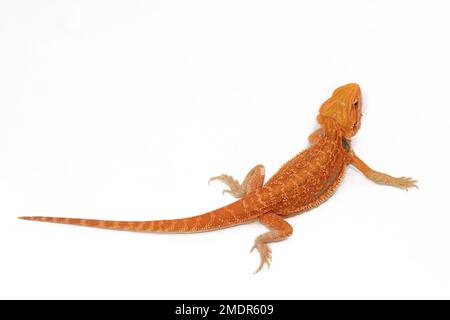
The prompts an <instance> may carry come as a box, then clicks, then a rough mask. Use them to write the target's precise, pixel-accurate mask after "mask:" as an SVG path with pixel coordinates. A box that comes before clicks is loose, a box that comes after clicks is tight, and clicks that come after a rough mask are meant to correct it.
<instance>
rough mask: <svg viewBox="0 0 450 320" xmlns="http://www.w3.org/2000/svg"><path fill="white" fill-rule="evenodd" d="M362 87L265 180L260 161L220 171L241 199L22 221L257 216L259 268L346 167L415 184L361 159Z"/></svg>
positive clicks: (187, 223) (202, 226) (229, 221)
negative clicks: (189, 208) (140, 213)
mask: <svg viewBox="0 0 450 320" xmlns="http://www.w3.org/2000/svg"><path fill="white" fill-rule="evenodd" d="M361 104H362V98H361V90H360V88H359V86H358V85H357V84H355V83H350V84H347V85H344V86H342V87H339V88H337V89H336V90H335V91H334V92H333V94H332V96H331V97H330V98H329V99H328V100H326V101H325V102H324V103H323V104H322V106H321V107H320V110H319V115H318V116H317V122H318V124H319V125H320V128H319V129H317V130H316V131H314V132H313V133H312V134H311V135H310V136H309V142H310V146H309V148H307V149H306V150H304V151H302V152H300V153H299V154H297V155H296V156H295V157H293V158H292V159H291V160H289V161H288V162H286V163H285V164H284V165H283V166H282V167H281V168H280V169H279V171H278V172H277V173H275V175H274V176H273V177H272V178H271V179H270V180H269V181H268V182H267V183H266V184H264V177H265V169H264V166H262V165H257V166H255V167H254V168H253V169H251V170H250V172H249V173H248V174H247V176H246V177H245V179H244V181H243V182H242V183H239V182H238V180H235V179H233V178H232V177H231V176H229V175H226V174H222V175H220V176H215V177H212V178H211V179H210V181H213V180H218V181H222V182H223V183H225V184H226V185H228V187H229V189H226V190H224V193H230V194H231V195H233V196H234V197H236V198H238V199H239V200H237V201H236V202H233V203H231V204H229V205H227V206H225V207H222V208H219V209H216V210H213V211H210V212H207V213H204V214H201V215H197V216H192V217H188V218H182V219H172V220H153V221H108V220H93V219H74V218H57V217H38V216H34V217H20V218H19V219H23V220H32V221H42V222H53V223H63V224H71V225H79V226H86V227H96V228H105V229H113V230H125V231H141V232H161V233H194V232H204V231H212V230H217V229H222V228H226V227H231V226H235V225H238V224H243V223H249V222H252V221H255V220H257V221H259V222H260V223H262V224H263V225H265V226H266V227H267V228H268V229H269V230H270V231H269V232H266V233H263V234H261V235H260V236H258V237H257V238H256V239H255V242H254V245H253V248H252V249H251V251H253V250H254V249H257V250H258V252H259V254H260V264H259V266H258V268H257V270H256V271H255V272H258V271H260V270H261V268H262V267H263V266H264V265H265V264H267V266H270V262H271V259H272V255H271V249H270V248H269V246H268V243H269V242H274V241H280V240H283V239H286V238H288V237H289V236H290V235H291V234H292V227H291V225H290V224H289V223H288V222H287V221H286V220H285V219H286V218H287V217H290V216H293V215H296V214H299V213H302V212H305V211H307V210H309V209H312V208H314V207H316V206H318V205H320V204H321V203H322V202H324V201H325V200H327V199H328V198H329V197H330V196H331V195H332V194H333V192H334V191H335V189H336V188H337V186H338V185H339V183H340V181H341V179H342V177H343V175H344V172H345V169H346V167H347V166H348V165H353V166H355V167H356V168H357V169H359V170H360V171H361V172H362V173H363V174H364V175H365V176H366V177H367V178H368V179H370V180H372V181H374V182H376V183H378V184H384V185H389V186H394V187H397V188H400V189H406V190H407V189H408V188H411V187H417V186H416V182H417V181H416V180H413V179H412V178H407V177H400V178H395V177H392V176H390V175H387V174H384V173H381V172H378V171H375V170H373V169H371V168H370V167H369V166H368V165H366V164H365V163H364V162H363V161H362V160H361V159H360V158H358V157H357V156H356V154H355V152H354V151H353V149H352V147H351V143H350V141H351V140H350V139H351V138H352V137H353V136H354V135H355V134H356V133H357V132H358V130H359V128H360V125H361V116H362V110H361Z"/></svg>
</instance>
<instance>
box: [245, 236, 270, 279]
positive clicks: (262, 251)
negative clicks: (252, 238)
mask: <svg viewBox="0 0 450 320" xmlns="http://www.w3.org/2000/svg"><path fill="white" fill-rule="evenodd" d="M254 249H257V250H258V252H259V256H260V258H261V261H260V264H259V266H258V269H256V271H255V272H254V273H258V272H259V271H261V269H262V267H264V264H267V268H270V262H271V261H272V250H270V248H269V247H268V246H267V245H266V244H265V243H255V245H254V246H253V247H252V249H251V250H250V252H252V251H253V250H254Z"/></svg>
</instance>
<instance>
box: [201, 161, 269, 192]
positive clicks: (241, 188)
mask: <svg viewBox="0 0 450 320" xmlns="http://www.w3.org/2000/svg"><path fill="white" fill-rule="evenodd" d="M265 171H266V170H265V169H264V166H263V165H261V164H259V165H257V166H255V167H254V168H253V169H251V170H250V171H249V172H248V173H247V176H246V177H245V179H244V181H243V182H242V183H239V181H238V180H236V179H234V178H233V177H232V176H229V175H226V174H222V175H220V176H216V177H212V178H211V179H209V183H210V182H211V181H214V180H218V181H221V182H223V183H225V184H226V185H227V186H228V188H229V189H225V190H223V192H222V193H223V194H225V193H229V194H231V195H232V196H233V197H235V198H242V197H244V196H245V195H246V194H248V193H249V192H252V191H254V190H257V189H260V188H262V186H263V184H264V177H265Z"/></svg>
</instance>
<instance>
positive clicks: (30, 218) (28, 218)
mask: <svg viewBox="0 0 450 320" xmlns="http://www.w3.org/2000/svg"><path fill="white" fill-rule="evenodd" d="M32 218H33V217H17V219H20V220H32Z"/></svg>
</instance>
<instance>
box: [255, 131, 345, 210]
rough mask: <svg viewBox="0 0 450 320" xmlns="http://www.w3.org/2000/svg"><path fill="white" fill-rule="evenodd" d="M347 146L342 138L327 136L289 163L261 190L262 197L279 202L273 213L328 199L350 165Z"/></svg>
mask: <svg viewBox="0 0 450 320" xmlns="http://www.w3.org/2000/svg"><path fill="white" fill-rule="evenodd" d="M346 149H347V148H346V145H345V144H344V143H343V141H342V140H341V139H339V138H337V137H336V138H335V137H328V136H324V137H323V138H322V139H320V140H319V141H318V142H317V143H316V144H314V145H312V146H311V147H309V148H308V149H306V150H304V151H302V152H300V153H299V154H298V155H296V156H295V157H294V158H292V159H291V160H289V161H288V162H286V163H285V164H284V165H283V166H282V167H281V168H280V170H278V172H277V173H276V174H275V175H273V176H272V178H271V179H270V180H269V181H268V182H267V184H266V185H265V186H264V188H263V190H261V193H262V197H263V198H267V199H268V200H269V201H270V199H273V200H274V201H276V204H275V205H274V206H273V209H272V211H273V213H275V214H278V215H291V214H295V213H301V212H304V211H306V210H309V209H311V208H313V207H316V206H317V205H319V204H321V203H322V202H324V201H325V200H327V199H328V198H329V197H330V196H331V195H332V194H333V192H334V190H335V189H336V187H337V186H338V185H339V182H340V181H341V179H342V176H343V174H344V171H345V168H346V166H347V164H348V152H347V150H346Z"/></svg>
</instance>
